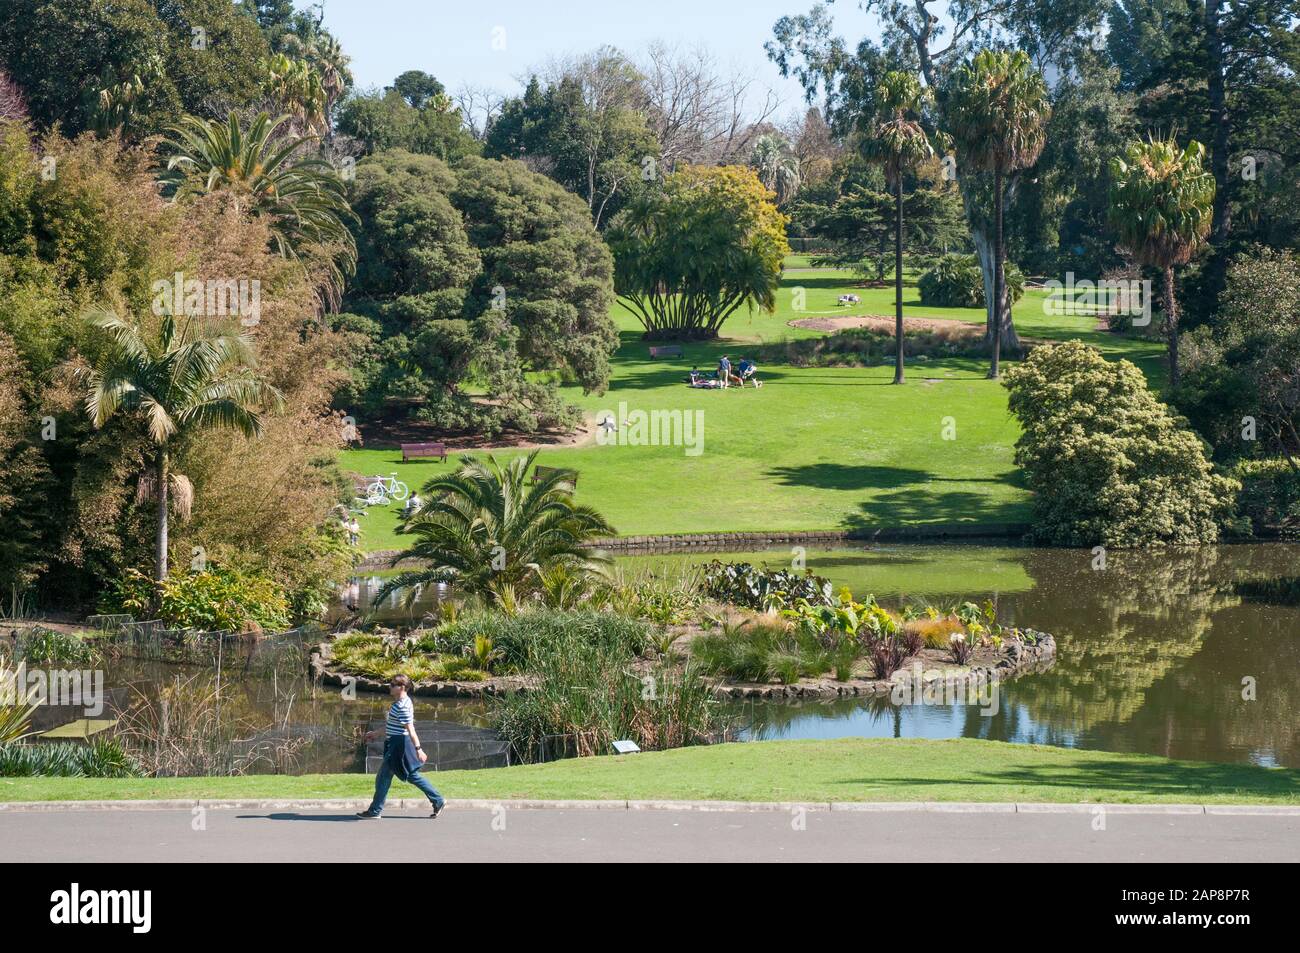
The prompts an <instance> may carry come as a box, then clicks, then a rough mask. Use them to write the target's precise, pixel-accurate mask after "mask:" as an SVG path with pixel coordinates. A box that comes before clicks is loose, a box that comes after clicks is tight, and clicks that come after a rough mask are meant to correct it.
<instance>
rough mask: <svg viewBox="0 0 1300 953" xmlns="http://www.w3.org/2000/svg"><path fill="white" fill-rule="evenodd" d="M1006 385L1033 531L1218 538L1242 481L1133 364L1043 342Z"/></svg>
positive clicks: (1068, 541) (1115, 541)
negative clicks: (1220, 467)
mask: <svg viewBox="0 0 1300 953" xmlns="http://www.w3.org/2000/svg"><path fill="white" fill-rule="evenodd" d="M1006 384H1007V388H1008V390H1009V391H1010V401H1009V404H1010V409H1011V412H1012V413H1013V414H1015V416H1016V418H1017V420H1018V421H1019V422H1020V426H1021V430H1022V434H1021V436H1020V439H1019V440H1018V441H1017V442H1016V464H1017V465H1018V466H1020V467H1022V468H1023V470H1024V473H1025V480H1026V482H1027V483H1028V484H1029V488H1030V489H1031V490H1033V491H1034V527H1033V536H1034V537H1035V538H1036V539H1038V540H1041V541H1043V542H1047V543H1054V544H1058V545H1065V546H1094V545H1098V544H1100V545H1103V546H1117V547H1118V546H1142V545H1160V544H1169V545H1190V544H1197V543H1208V542H1214V541H1215V540H1216V539H1217V538H1218V535H1219V529H1220V525H1221V524H1222V523H1223V522H1224V521H1225V520H1226V519H1227V518H1229V517H1230V516H1231V514H1232V509H1233V495H1234V493H1235V491H1236V490H1237V489H1238V487H1239V484H1237V482H1236V481H1234V480H1231V479H1229V478H1227V477H1223V476H1220V475H1218V474H1216V473H1215V472H1214V468H1213V466H1212V465H1211V463H1210V461H1209V460H1208V459H1207V458H1206V454H1205V448H1204V446H1203V444H1202V442H1201V439H1200V438H1199V437H1198V436H1197V435H1196V434H1195V433H1194V432H1193V431H1192V430H1190V429H1188V428H1187V427H1186V426H1185V423H1186V422H1185V421H1184V420H1183V419H1182V418H1179V417H1176V416H1175V415H1174V414H1172V413H1171V412H1170V411H1169V409H1168V408H1167V407H1166V406H1165V405H1164V404H1161V403H1160V402H1159V401H1157V400H1156V399H1155V397H1154V396H1153V395H1152V394H1151V392H1150V391H1149V390H1148V389H1147V385H1146V380H1145V378H1144V377H1143V376H1142V372H1141V371H1140V370H1138V368H1137V367H1135V366H1134V365H1133V364H1131V363H1129V362H1128V361H1107V360H1106V359H1105V358H1103V357H1102V356H1101V355H1100V354H1098V353H1097V351H1095V350H1093V349H1092V348H1089V347H1087V346H1086V345H1084V344H1081V343H1079V342H1077V341H1071V342H1069V343H1066V344H1057V345H1052V346H1049V347H1040V348H1036V349H1035V350H1034V352H1033V353H1032V354H1031V355H1030V356H1029V358H1028V359H1027V360H1026V361H1025V362H1024V363H1023V364H1020V365H1019V366H1017V367H1015V368H1013V369H1012V370H1011V371H1009V372H1008V373H1007V382H1006Z"/></svg>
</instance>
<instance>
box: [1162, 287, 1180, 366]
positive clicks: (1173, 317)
mask: <svg viewBox="0 0 1300 953" xmlns="http://www.w3.org/2000/svg"><path fill="white" fill-rule="evenodd" d="M1164 304H1165V337H1166V338H1167V340H1168V341H1169V386H1170V387H1171V388H1173V387H1177V386H1178V301H1177V299H1176V298H1175V297H1174V269H1173V266H1172V265H1167V266H1166V267H1165V301H1164Z"/></svg>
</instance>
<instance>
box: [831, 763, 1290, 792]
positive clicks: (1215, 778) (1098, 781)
mask: <svg viewBox="0 0 1300 953" xmlns="http://www.w3.org/2000/svg"><path fill="white" fill-rule="evenodd" d="M835 783H836V784H844V785H868V786H871V787H882V786H883V787H896V788H900V789H901V788H917V787H935V786H940V785H952V784H960V785H970V786H990V787H991V786H1001V785H1007V784H1021V785H1026V786H1030V787H1037V788H1049V789H1050V788H1056V789H1059V790H1061V791H1072V790H1079V789H1093V790H1097V789H1104V790H1107V791H1122V792H1127V793H1134V794H1154V795H1165V796H1179V797H1186V798H1187V799H1188V800H1189V801H1191V802H1194V803H1199V802H1200V801H1201V800H1202V799H1203V798H1205V797H1206V796H1210V797H1215V796H1219V795H1238V796H1240V795H1243V794H1245V795H1260V796H1269V795H1278V796H1279V797H1277V798H1273V799H1274V800H1284V799H1285V798H1286V796H1289V797H1290V800H1291V801H1292V802H1294V801H1296V792H1297V791H1300V771H1294V770H1278V769H1268V768H1260V767H1255V766H1254V765H1241V764H1212V763H1200V762H1165V763H1162V762H1147V763H1136V764H1135V763H1133V762H1130V761H1121V760H1110V759H1098V760H1096V761H1089V762H1087V763H1085V764H1077V763H1076V764H1071V765H1068V766H1066V765H1044V766H1040V767H1028V766H1027V767H1022V768H1016V767H1011V768H1006V769H1003V770H999V771H978V772H974V773H972V774H967V775H966V776H964V777H960V778H950V779H936V778H881V777H869V778H855V779H845V780H843V781H837V782H835Z"/></svg>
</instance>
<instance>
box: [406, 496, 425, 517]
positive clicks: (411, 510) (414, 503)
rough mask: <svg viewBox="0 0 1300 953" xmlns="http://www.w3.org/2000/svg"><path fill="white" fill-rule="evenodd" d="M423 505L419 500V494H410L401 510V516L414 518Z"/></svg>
mask: <svg viewBox="0 0 1300 953" xmlns="http://www.w3.org/2000/svg"><path fill="white" fill-rule="evenodd" d="M423 505H424V501H423V500H421V499H420V494H419V493H412V494H411V495H410V496H409V497H408V498H407V500H406V506H405V508H404V509H403V510H402V515H403V516H414V515H415V514H416V513H418V512H419V511H420V507H422V506H423Z"/></svg>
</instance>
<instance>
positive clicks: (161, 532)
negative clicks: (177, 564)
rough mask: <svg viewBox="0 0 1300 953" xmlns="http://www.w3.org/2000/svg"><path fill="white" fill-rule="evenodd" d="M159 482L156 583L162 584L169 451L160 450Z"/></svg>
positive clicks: (158, 462)
mask: <svg viewBox="0 0 1300 953" xmlns="http://www.w3.org/2000/svg"><path fill="white" fill-rule="evenodd" d="M154 477H155V479H156V480H157V481H158V526H157V531H156V534H155V536H154V565H155V569H154V581H155V582H157V583H162V582H164V581H166V579H167V480H168V474H167V451H166V450H163V449H161V448H159V450H158V461H157V472H156V473H155V474H154Z"/></svg>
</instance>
